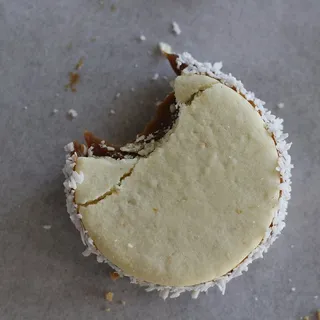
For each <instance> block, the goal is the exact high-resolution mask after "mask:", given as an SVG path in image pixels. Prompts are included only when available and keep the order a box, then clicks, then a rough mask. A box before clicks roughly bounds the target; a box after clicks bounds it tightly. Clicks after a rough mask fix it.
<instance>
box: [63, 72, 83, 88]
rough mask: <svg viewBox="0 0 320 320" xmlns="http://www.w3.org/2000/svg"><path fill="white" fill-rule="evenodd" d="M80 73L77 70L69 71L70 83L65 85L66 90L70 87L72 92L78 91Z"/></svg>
mask: <svg viewBox="0 0 320 320" xmlns="http://www.w3.org/2000/svg"><path fill="white" fill-rule="evenodd" d="M79 80H80V75H79V74H78V73H76V72H69V83H68V84H67V85H66V86H65V88H66V90H68V89H69V88H70V89H71V91H72V92H77V89H76V87H75V86H76V84H78V83H79Z"/></svg>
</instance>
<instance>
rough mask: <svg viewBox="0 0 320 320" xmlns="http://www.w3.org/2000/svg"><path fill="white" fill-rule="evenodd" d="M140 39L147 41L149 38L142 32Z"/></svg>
mask: <svg viewBox="0 0 320 320" xmlns="http://www.w3.org/2000/svg"><path fill="white" fill-rule="evenodd" d="M139 40H140V41H141V42H142V41H146V40H147V38H146V37H145V36H144V35H143V34H141V35H140V37H139Z"/></svg>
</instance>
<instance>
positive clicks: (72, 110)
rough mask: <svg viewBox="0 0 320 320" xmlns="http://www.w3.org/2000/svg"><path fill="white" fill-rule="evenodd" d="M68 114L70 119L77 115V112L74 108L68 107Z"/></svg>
mask: <svg viewBox="0 0 320 320" xmlns="http://www.w3.org/2000/svg"><path fill="white" fill-rule="evenodd" d="M68 116H69V117H70V118H71V119H75V118H76V117H77V116H78V112H77V111H76V110H74V109H70V110H69V111H68Z"/></svg>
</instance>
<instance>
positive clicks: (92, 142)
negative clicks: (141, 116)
mask: <svg viewBox="0 0 320 320" xmlns="http://www.w3.org/2000/svg"><path fill="white" fill-rule="evenodd" d="M166 57H167V59H168V61H169V63H170V65H171V67H172V69H173V70H174V71H175V73H176V74H177V75H180V74H181V71H182V70H183V69H184V68H186V67H187V65H184V64H183V65H181V66H180V67H179V68H178V66H177V62H176V59H177V57H178V56H177V55H175V54H166ZM175 104H176V99H175V95H174V92H171V93H170V94H169V95H168V96H167V97H166V98H165V99H164V101H163V102H162V103H161V104H159V105H158V107H157V111H156V115H155V117H154V118H153V120H151V121H150V122H149V123H148V124H147V125H146V127H145V128H144V130H143V132H141V133H140V134H139V135H138V140H139V142H137V141H134V142H131V143H133V144H138V143H141V142H143V139H139V137H142V136H144V137H145V138H146V137H148V136H149V137H150V136H152V139H153V140H155V141H157V140H160V139H161V138H162V137H163V136H164V135H165V134H166V133H167V132H168V130H170V129H171V128H172V126H173V124H174V123H175V121H176V119H177V117H178V113H179V110H178V109H174V110H173V109H172V108H170V107H171V106H172V105H175ZM84 139H85V141H86V145H84V144H80V143H79V142H78V141H74V148H75V152H76V153H77V154H78V155H79V156H86V155H87V149H89V148H90V150H91V152H92V155H94V156H97V157H112V158H114V159H123V158H124V157H125V156H130V157H136V156H138V153H137V152H133V151H131V152H128V151H123V150H121V148H122V147H123V146H119V145H114V144H111V143H109V142H107V141H106V140H104V139H100V138H98V137H96V136H95V135H94V134H93V133H92V132H90V131H85V132H84Z"/></svg>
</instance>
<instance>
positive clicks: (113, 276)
mask: <svg viewBox="0 0 320 320" xmlns="http://www.w3.org/2000/svg"><path fill="white" fill-rule="evenodd" d="M109 275H110V278H111V280H113V281H116V280H118V279H119V278H120V275H119V273H118V272H116V271H112V272H110V273H109Z"/></svg>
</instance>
